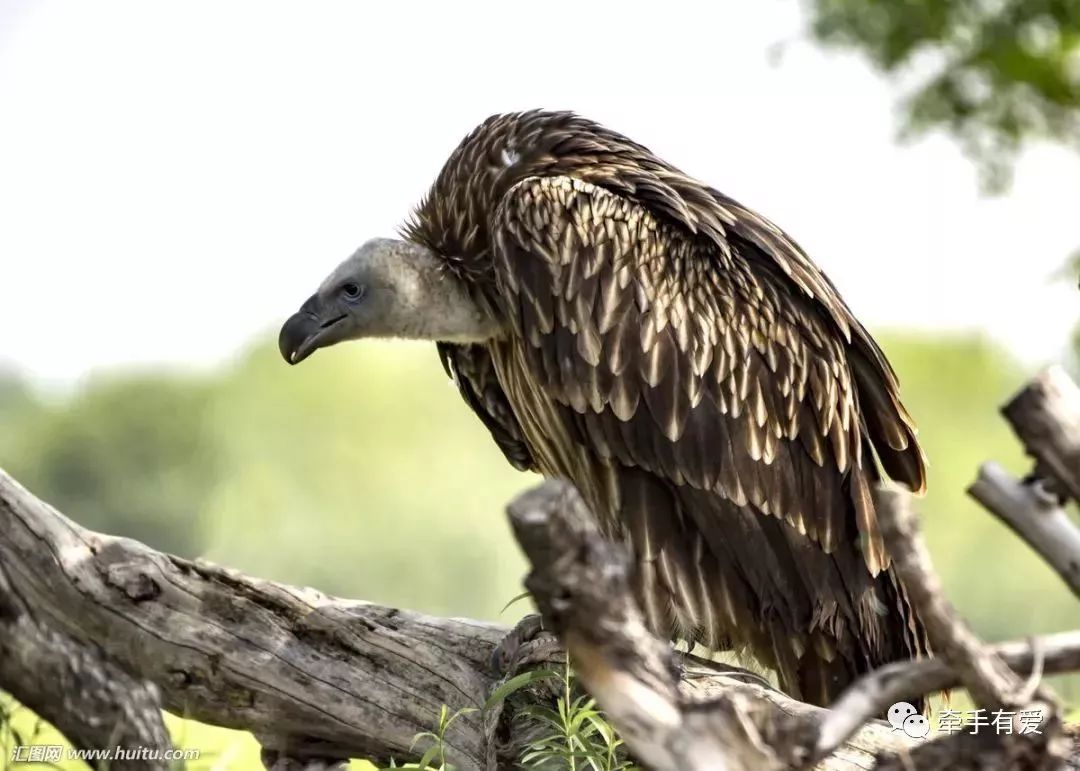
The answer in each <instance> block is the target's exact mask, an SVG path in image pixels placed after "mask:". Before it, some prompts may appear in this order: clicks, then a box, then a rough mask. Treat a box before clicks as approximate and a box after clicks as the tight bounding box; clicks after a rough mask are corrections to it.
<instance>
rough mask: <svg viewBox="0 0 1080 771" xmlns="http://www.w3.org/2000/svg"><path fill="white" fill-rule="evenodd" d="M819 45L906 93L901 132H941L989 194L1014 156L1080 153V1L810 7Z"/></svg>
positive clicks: (837, 1) (922, 0) (849, 1)
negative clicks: (1054, 147)
mask: <svg viewBox="0 0 1080 771" xmlns="http://www.w3.org/2000/svg"><path fill="white" fill-rule="evenodd" d="M807 7H808V10H809V14H810V29H811V33H812V35H813V37H814V38H815V39H816V40H817V41H818V42H820V43H823V44H825V45H831V46H839V47H845V48H851V49H855V50H858V51H860V52H862V53H863V54H865V55H866V56H867V57H868V58H869V59H870V61H871V62H873V64H874V65H875V66H876V67H878V68H879V69H881V70H882V71H884V72H886V73H889V74H890V75H894V76H899V77H900V78H901V79H902V80H904V81H905V82H906V83H907V84H908V88H907V91H908V93H907V96H906V98H905V100H904V103H903V112H904V115H905V121H904V128H905V130H906V131H907V132H913V133H919V132H923V131H926V130H928V129H945V130H946V131H948V132H949V133H951V134H952V135H953V136H955V137H956V138H957V139H958V140H959V141H960V143H961V146H962V147H963V148H964V150H965V151H966V152H967V153H969V154H970V155H972V156H973V157H975V158H976V159H977V160H978V161H979V164H980V167H981V169H982V170H983V172H984V177H985V180H986V182H987V184H988V186H989V187H990V188H992V189H995V188H996V189H1000V188H1001V187H1003V186H1004V185H1005V184H1006V183H1007V181H1008V176H1009V175H1008V172H1009V170H1010V168H1011V164H1012V161H1013V159H1014V158H1015V156H1016V153H1017V151H1018V150H1019V149H1020V148H1021V147H1023V145H1024V144H1025V143H1027V142H1029V141H1030V140H1037V139H1047V140H1050V141H1054V142H1060V143H1062V144H1066V145H1071V146H1073V147H1076V148H1080V1H1078V0H949V1H948V2H942V0H808V1H807Z"/></svg>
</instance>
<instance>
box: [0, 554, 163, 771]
mask: <svg viewBox="0 0 1080 771" xmlns="http://www.w3.org/2000/svg"><path fill="white" fill-rule="evenodd" d="M2 565H3V563H0V683H3V685H4V687H5V688H6V689H7V690H8V691H9V692H10V693H11V694H12V695H13V696H14V697H15V698H16V699H18V700H19V702H21V703H22V704H24V705H25V706H27V707H29V708H30V709H32V710H35V711H36V712H38V713H42V712H44V713H46V714H50V715H51V716H52V717H53V722H54V724H55V725H56V727H57V728H58V729H59V730H60V731H61V732H63V733H64V735H65V736H67V738H68V739H69V740H70V741H71V743H72V745H73V746H75V747H78V748H79V749H83V750H89V751H111V750H114V749H115V748H116V747H125V748H135V747H139V748H145V749H146V750H147V751H148V753H149V754H148V756H147V758H145V759H142V758H140V759H130V758H128V757H126V756H118V757H116V758H115V759H113V760H112V761H111V763H110V764H109V765H110V768H115V769H119V770H120V771H123V770H124V769H150V770H151V771H153V770H154V769H162V771H164V770H165V769H168V768H170V767H171V766H170V764H169V763H168V762H167V760H166V755H165V753H166V751H168V750H169V749H171V744H170V743H169V735H168V733H167V732H166V730H165V724H164V722H163V721H162V718H161V702H160V699H159V697H158V690H157V688H156V687H155V686H154V685H152V684H150V683H146V682H142V681H139V680H137V679H135V678H133V677H131V675H129V674H128V673H127V672H126V671H124V670H123V669H121V668H120V667H119V666H117V665H116V664H114V663H113V662H112V661H110V660H109V659H108V658H106V656H105V655H104V654H103V653H102V651H101V650H100V649H99V648H97V647H96V646H90V645H85V644H81V643H79V642H77V641H75V640H73V639H71V638H70V637H68V636H66V635H64V634H63V633H61V632H57V631H56V630H54V629H52V628H50V626H49V624H48V623H47V622H46V621H44V620H41V619H37V618H35V615H36V613H35V612H34V610H33V609H32V608H30V607H27V606H26V605H24V604H23V603H21V602H19V601H18V599H17V597H16V595H15V594H14V592H12V591H11V587H10V585H9V584H8V581H7V579H6V577H5V574H4V569H3V566H2ZM12 749H13V748H12ZM13 751H14V750H13ZM3 760H4V761H6V760H8V758H4V759H3Z"/></svg>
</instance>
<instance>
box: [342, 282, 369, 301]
mask: <svg viewBox="0 0 1080 771" xmlns="http://www.w3.org/2000/svg"><path fill="white" fill-rule="evenodd" d="M341 293H342V294H343V295H345V297H346V298H347V299H349V300H359V299H360V298H361V297H362V296H363V294H364V288H363V287H362V286H360V285H359V284H357V283H354V282H352V281H350V282H349V283H348V284H343V285H342V287H341Z"/></svg>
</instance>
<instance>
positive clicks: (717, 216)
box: [279, 110, 928, 705]
mask: <svg viewBox="0 0 1080 771" xmlns="http://www.w3.org/2000/svg"><path fill="white" fill-rule="evenodd" d="M402 236H403V238H402V239H401V240H391V239H377V240H372V241H369V242H367V243H365V244H364V245H363V246H361V247H360V248H359V249H358V250H357V251H356V253H355V254H353V255H352V256H351V257H349V258H348V259H347V260H346V261H345V262H343V263H342V264H341V265H340V266H339V267H338V268H337V269H335V270H334V271H333V272H332V273H331V274H330V276H329V277H328V278H327V279H326V280H325V281H324V282H323V283H322V285H321V286H320V287H319V289H318V291H316V292H315V294H313V295H312V296H311V297H310V298H308V299H307V300H306V301H305V302H304V303H303V305H302V306H301V308H300V310H299V311H298V312H297V313H296V314H294V315H293V316H292V317H291V318H290V319H289V320H288V321H287V322H285V324H284V326H283V327H282V329H281V334H280V337H279V347H280V350H281V354H282V356H283V357H284V358H285V360H286V361H287V362H289V363H290V364H297V363H299V362H300V361H302V360H304V359H305V358H307V357H308V356H310V355H311V354H312V353H313V352H314V351H316V350H317V349H319V348H324V347H326V346H330V345H333V344H336V343H339V342H342V341H346V340H354V339H359V338H365V337H391V338H406V339H418V340H429V341H433V342H435V343H436V347H437V349H438V355H439V358H440V360H441V361H442V364H443V366H444V367H445V369H446V372H447V374H448V376H449V377H451V378H452V379H453V381H454V383H455V384H456V386H457V388H458V390H459V391H460V393H461V397H462V398H463V399H464V401H465V403H466V404H467V405H468V406H469V408H470V409H472V410H473V412H475V413H476V416H477V417H478V418H479V419H480V420H481V421H482V422H483V424H484V426H485V427H486V428H487V430H488V431H490V433H491V436H492V438H493V439H494V440H495V443H496V444H497V445H498V446H499V448H500V449H501V450H502V452H503V454H505V456H506V459H507V460H508V461H509V462H510V463H511V464H512V465H514V466H515V467H516V468H518V469H522V470H532V471H535V472H539V473H540V474H543V475H544V476H546V477H559V478H564V479H568V480H570V481H571V482H572V483H573V484H575V485H576V486H577V488H578V489H579V490H580V491H581V493H582V495H583V496H584V498H585V500H586V501H587V503H588V504H589V505H590V507H591V508H592V510H593V512H595V515H596V517H597V518H598V521H599V523H600V526H601V528H602V530H603V531H604V532H605V534H606V535H607V536H608V537H610V538H613V539H619V540H620V541H621V542H624V543H625V544H626V546H627V548H628V550H629V551H630V552H631V554H632V558H633V564H634V589H635V592H636V595H637V599H638V601H639V602H640V604H641V607H642V608H643V610H644V613H645V615H646V617H647V620H648V622H649V624H650V626H651V628H652V629H653V630H654V631H656V632H657V633H659V634H662V635H666V636H669V637H671V638H674V639H680V640H684V641H686V642H688V643H690V644H694V643H700V644H701V645H703V646H706V647H707V648H709V649H710V650H713V651H720V650H733V651H736V652H739V653H741V654H746V653H749V654H750V655H751V656H752V657H754V658H756V659H757V660H758V662H759V663H760V664H762V665H764V666H765V667H768V668H771V669H773V670H775V672H776V674H777V677H778V679H779V682H780V685H781V687H782V688H783V689H784V690H785V691H787V692H788V693H790V694H791V695H792V696H794V697H796V698H799V699H802V700H804V701H808V702H811V703H813V704H818V705H825V704H827V703H829V702H830V701H832V700H834V699H835V698H836V697H837V695H838V694H839V693H840V691H841V690H842V689H843V688H844V687H845V686H846V685H848V684H849V683H850V682H851V681H852V680H853V679H854V678H855V677H857V676H858V675H859V674H861V673H864V672H866V671H868V670H870V669H873V668H875V667H877V666H880V665H882V664H885V663H887V662H890V661H893V660H898V659H908V658H918V657H921V656H923V655H926V654H927V653H928V643H927V640H926V635H925V629H924V627H923V624H922V622H921V621H920V619H919V618H918V616H917V615H916V613H915V611H914V610H913V608H912V605H911V602H910V600H909V598H908V594H907V592H906V590H905V587H904V586H903V584H902V583H901V582H900V580H899V578H898V576H897V574H896V572H895V569H894V568H893V567H891V566H890V560H889V555H888V554H887V553H886V551H885V548H884V545H883V542H882V536H881V532H880V531H879V528H878V523H877V520H876V517H875V505H874V500H875V498H874V490H875V487H877V486H878V485H880V484H882V483H883V480H884V477H885V476H888V477H889V478H891V479H892V480H893V481H894V482H896V483H899V484H902V485H905V486H906V487H908V488H910V489H911V490H913V491H916V492H922V491H923V489H924V487H925V464H924V458H923V453H922V451H921V449H920V447H919V444H918V442H917V440H916V431H915V427H914V424H913V421H912V419H911V417H910V416H909V414H908V412H907V411H906V410H905V408H904V406H903V405H902V404H901V401H900V397H899V395H898V381H897V377H896V374H895V373H894V371H893V369H892V367H891V366H890V364H889V363H888V361H887V360H886V358H885V356H884V354H883V353H882V351H881V349H880V348H879V347H878V346H877V344H876V343H875V342H874V340H873V338H871V336H870V334H869V333H868V332H867V330H866V329H865V328H864V327H863V325H862V324H860V323H859V321H858V320H857V319H856V318H855V316H854V315H853V314H852V312H851V310H850V309H849V308H848V306H847V304H846V303H845V302H844V300H843V299H842V298H841V297H840V294H839V292H838V291H837V289H836V287H835V286H833V284H832V282H831V281H830V280H829V279H828V278H827V277H826V276H825V274H824V273H823V272H822V271H821V270H820V269H819V268H818V267H817V266H816V265H815V264H814V263H813V262H812V261H811V260H810V258H809V257H808V256H807V255H806V253H805V252H804V251H803V250H802V249H801V248H800V247H799V245H798V244H797V243H796V242H795V241H794V240H793V239H792V238H791V237H789V236H788V235H787V234H786V233H785V232H784V231H782V230H781V229H780V228H778V227H777V226H776V225H774V224H773V223H772V222H770V221H769V220H767V219H766V218H764V217H763V216H761V215H759V214H757V213H756V212H754V211H752V210H751V209H749V208H747V207H746V206H743V205H742V204H740V203H738V202H737V201H735V200H733V199H732V198H729V197H728V196H726V195H724V194H723V193H720V192H719V191H717V190H715V189H714V188H712V187H709V186H708V185H706V184H704V183H702V182H699V181H698V180H696V179H694V178H693V177H691V176H689V175H687V174H685V173H683V172H682V171H680V170H679V169H677V168H675V167H674V166H672V165H671V164H669V163H667V162H665V161H664V160H662V159H661V158H659V157H657V156H656V155H655V154H653V153H652V152H651V151H650V150H649V149H647V148H646V147H644V146H642V145H640V144H637V143H636V142H633V141H632V140H630V139H628V138H627V137H625V136H622V135H621V134H618V133H616V132H614V131H611V130H609V129H607V128H604V127H603V126H601V125H599V124H597V123H594V122H592V121H589V120H587V119H585V118H582V117H580V116H578V115H576V114H573V113H567V112H549V111H541V110H536V111H530V112H523V113H515V114H507V115H496V116H493V117H491V118H489V119H488V120H486V121H484V122H483V123H482V124H481V125H480V126H479V127H477V128H476V129H474V130H473V131H472V132H471V133H470V134H468V136H466V137H465V139H464V140H463V141H462V142H461V144H460V145H459V146H458V147H457V149H455V150H454V152H453V153H452V154H451V155H450V158H449V160H447V162H446V164H445V165H444V166H443V168H442V171H441V172H440V173H439V175H438V177H437V178H436V180H435V182H434V184H433V185H432V187H431V189H430V191H429V192H428V193H427V195H426V196H425V197H424V199H423V200H422V202H421V203H420V205H419V206H418V207H417V209H416V210H415V212H414V213H413V215H412V217H411V219H410V220H408V222H407V223H406V225H405V226H404V228H403V231H402Z"/></svg>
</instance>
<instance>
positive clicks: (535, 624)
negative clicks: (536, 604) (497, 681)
mask: <svg viewBox="0 0 1080 771" xmlns="http://www.w3.org/2000/svg"><path fill="white" fill-rule="evenodd" d="M563 655H564V654H563V648H562V645H561V644H560V643H559V638H557V637H556V636H555V635H554V634H552V633H551V632H549V631H547V630H546V629H544V625H543V620H542V619H541V618H540V616H539V614H536V613H533V614H530V615H528V616H525V617H524V618H522V619H521V620H520V621H518V622H517V624H516V625H515V626H514V628H513V629H511V630H510V631H509V633H507V635H506V637H504V638H503V639H502V641H501V642H500V643H499V644H498V645H496V646H495V650H493V651H492V652H491V659H490V668H491V672H492V674H494V675H495V677H498V678H509V677H513V676H514V675H516V674H517V673H518V672H520V671H521V670H523V669H528V668H530V667H532V666H535V665H536V664H542V663H547V662H555V661H560V660H562V657H563Z"/></svg>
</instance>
